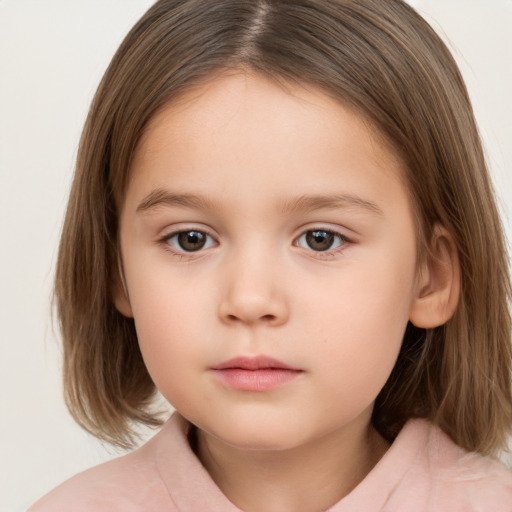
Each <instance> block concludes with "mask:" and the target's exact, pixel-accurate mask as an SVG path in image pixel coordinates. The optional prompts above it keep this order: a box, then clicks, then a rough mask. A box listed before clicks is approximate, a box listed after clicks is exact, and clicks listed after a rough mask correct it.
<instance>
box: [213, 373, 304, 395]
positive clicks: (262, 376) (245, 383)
mask: <svg viewBox="0 0 512 512" xmlns="http://www.w3.org/2000/svg"><path fill="white" fill-rule="evenodd" d="M214 372H215V374H216V375H217V377H218V378H219V379H220V381H221V382H222V383H223V384H225V385H226V386H228V387H230V388H233V389H237V390H239V391H260V392H261V391H270V390H272V389H275V388H278V387H280V386H283V385H284V384H287V383H289V382H291V381H292V380H294V379H296V378H297V377H298V376H299V375H300V374H301V373H302V371H300V370H288V369H285V368H261V369H259V370H244V369H243V368H226V369H223V370H214Z"/></svg>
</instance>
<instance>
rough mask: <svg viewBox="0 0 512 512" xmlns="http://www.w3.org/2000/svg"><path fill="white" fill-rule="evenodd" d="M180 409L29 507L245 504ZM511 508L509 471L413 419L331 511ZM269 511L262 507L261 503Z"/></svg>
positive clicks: (81, 510) (135, 509)
mask: <svg viewBox="0 0 512 512" xmlns="http://www.w3.org/2000/svg"><path fill="white" fill-rule="evenodd" d="M188 429H189V424H188V423H187V422H186V420H184V419H183V418H182V417H181V416H180V415H179V414H178V413H175V414H174V415H173V416H171V418H170V419H169V421H168V422H167V423H166V424H165V425H164V427H163V429H162V430H161V431H160V432H159V433H158V434H157V435H156V436H155V437H153V438H152V439H151V440H150V441H149V442H147V443H146V444H145V445H144V446H142V447H141V448H139V449H138V450H135V451H134V452H132V453H130V454H128V455H125V456H123V457H120V458H118V459H115V460H113V461H110V462H107V463H105V464H102V465H100V466H97V467H95V468H92V469H89V470H87V471H85V472H83V473H80V474H78V475H76V476H75V477H73V478H71V479H70V480H68V481H67V482H64V483H63V484H62V485H60V486H59V487H57V488H56V489H54V490H53V491H51V492H50V493H49V494H47V495H46V496H44V497H43V498H42V499H41V500H39V501H38V502H37V503H36V504H34V505H33V506H32V507H31V508H30V509H29V512H210V511H211V512H240V509H238V508H237V507H235V505H233V504H232V503H231V502H230V501H229V500H228V499H227V498H226V496H224V494H223V493H222V492H221V490H220V489H219V488H218V487H217V486H216V485H215V483H214V482H213V480H212V479H211V478H210V476H209V474H208V473H207V472H206V470H205V469H204V468H203V466H202V465H201V463H200V461H199V459H198V458H197V457H196V455H195V454H194V452H193V451H192V449H191V448H190V446H189V442H188V437H187V432H188ZM355 511H357V512H411V511H414V512H512V472H510V471H509V470H508V469H506V468H505V467H504V466H502V465H501V464H499V463H498V462H496V461H493V460H491V459H487V458H484V457H481V456H479V455H476V454H471V453H467V452H465V451H464V450H462V449H461V448H459V447H458V446H457V445H455V444H454V443H453V442H452V441H451V440H450V439H449V438H448V436H446V435H445V434H444V433H443V432H442V431H441V430H439V429H438V428H436V427H434V426H432V425H430V424H429V423H428V422H426V421H424V420H412V421H410V422H408V423H407V424H406V425H405V427H404V428H403V429H402V431H401V432H400V434H399V435H398V437H397V438H396V440H395V442H394V443H393V444H392V445H391V447H390V449H389V450H388V451H387V453H386V454H385V455H384V457H383V458H382V459H381V460H380V461H379V463H378V464H377V465H376V466H375V467H374V468H373V470H372V471H371V472H370V473H369V474H368V475H367V476H366V478H365V479H364V480H363V481H362V482H361V483H360V484H359V485H358V486H357V487H356V488H355V489H353V491H352V492H351V493H350V494H348V495H347V496H346V497H345V498H343V499H342V500H341V501H340V502H338V503H337V504H336V505H334V506H333V507H331V508H330V509H329V512H355ZM262 512H264V511H262Z"/></svg>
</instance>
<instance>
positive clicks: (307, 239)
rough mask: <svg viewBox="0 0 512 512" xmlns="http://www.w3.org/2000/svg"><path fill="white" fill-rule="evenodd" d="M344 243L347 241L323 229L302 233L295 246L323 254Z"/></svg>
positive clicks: (337, 234)
mask: <svg viewBox="0 0 512 512" xmlns="http://www.w3.org/2000/svg"><path fill="white" fill-rule="evenodd" d="M345 242H347V239H346V238H345V237H344V236H342V235H340V234H339V233H334V232H333V231H327V230H325V229H315V230H311V231H306V232H305V233H303V234H302V235H301V236H300V237H299V239H298V240H297V245H298V246H299V247H304V248H306V249H311V250H313V251H316V252H324V251H328V250H332V249H337V248H338V247H340V246H341V245H343V244H344V243H345Z"/></svg>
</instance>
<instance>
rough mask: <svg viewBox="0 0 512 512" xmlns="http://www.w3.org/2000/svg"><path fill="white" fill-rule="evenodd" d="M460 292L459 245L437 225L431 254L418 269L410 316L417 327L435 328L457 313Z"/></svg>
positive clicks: (431, 244) (431, 245)
mask: <svg viewBox="0 0 512 512" xmlns="http://www.w3.org/2000/svg"><path fill="white" fill-rule="evenodd" d="M459 293H460V267H459V257H458V254H457V247H456V245H455V242H454V240H453V237H452V236H451V234H450V233H449V232H448V231H447V230H446V229H445V228H444V227H442V226H440V225H436V226H435V228H434V232H433V235H432V240H431V243H430V250H429V253H428V255H427V256H426V257H425V258H424V261H423V263H422V265H421V268H420V269H419V276H418V281H417V285H416V290H415V296H414V298H413V301H412V304H411V311H410V315H409V320H410V321H411V323H412V324H414V325H415V326H416V327H420V328H423V329H432V328H434V327H438V326H440V325H443V324H444V323H446V322H447V321H448V320H449V319H450V318H451V317H452V316H453V314H454V313H455V309H456V308H457V303H458V301H459Z"/></svg>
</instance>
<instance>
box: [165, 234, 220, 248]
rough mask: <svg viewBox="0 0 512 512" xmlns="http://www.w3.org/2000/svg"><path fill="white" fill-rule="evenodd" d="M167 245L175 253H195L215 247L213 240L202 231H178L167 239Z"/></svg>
mask: <svg viewBox="0 0 512 512" xmlns="http://www.w3.org/2000/svg"><path fill="white" fill-rule="evenodd" d="M167 243H168V244H169V245H170V246H171V247H172V248H173V249H174V250H175V251H177V252H196V251H200V250H201V249H207V248H209V247H212V246H213V245H215V242H214V240H213V238H212V237H211V236H210V235H208V234H206V233H204V232H203V231H195V230H190V231H180V232H179V233H175V234H173V235H171V236H170V237H168V238H167Z"/></svg>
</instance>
